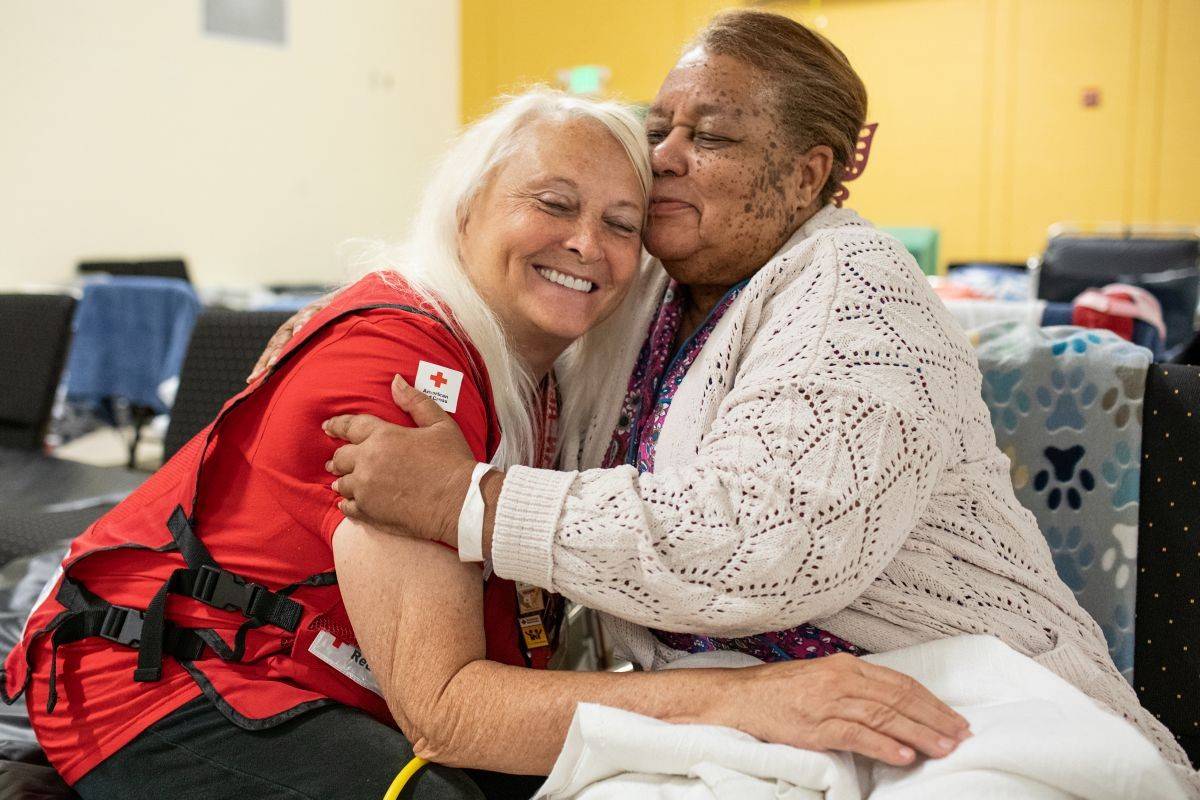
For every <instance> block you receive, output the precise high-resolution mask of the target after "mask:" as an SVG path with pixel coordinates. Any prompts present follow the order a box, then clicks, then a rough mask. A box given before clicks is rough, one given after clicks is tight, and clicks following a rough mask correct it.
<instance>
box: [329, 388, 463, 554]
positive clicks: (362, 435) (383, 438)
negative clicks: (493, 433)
mask: <svg viewBox="0 0 1200 800" xmlns="http://www.w3.org/2000/svg"><path fill="white" fill-rule="evenodd" d="M392 398H393V399H394V400H395V401H396V405H398V406H399V407H400V408H401V410H403V411H404V412H405V413H407V414H408V415H409V416H410V417H411V418H412V420H413V422H414V423H415V424H416V426H417V427H415V428H406V427H404V426H402V425H393V424H392V423H389V422H385V421H384V420H381V419H379V418H378V417H374V416H371V415H370V414H351V415H342V416H338V417H334V418H333V419H330V420H327V421H326V422H325V424H324V425H323V426H322V428H323V430H324V431H325V433H326V434H327V435H329V436H332V437H334V438H335V439H342V440H345V441H346V442H348V444H345V445H342V446H341V447H339V448H338V449H337V450H336V451H335V452H334V454H333V458H332V459H330V461H329V463H328V464H326V465H325V468H326V469H327V470H328V471H329V472H330V473H332V474H333V475H335V476H338V477H337V480H335V481H334V482H333V484H332V487H333V490H334V491H335V492H337V493H338V494H340V495H342V498H343V499H342V501H341V502H340V503H339V504H338V508H339V509H341V511H342V513H343V514H345V515H346V516H347V517H350V518H351V519H356V520H360V521H363V522H367V523H368V524H370V525H373V526H375V527H378V528H382V529H385V530H387V531H389V532H394V533H402V534H404V535H407V536H413V537H416V538H420V539H429V540H431V541H436V542H442V543H443V544H448V545H450V546H451V547H457V546H458V515H459V510H460V509H461V508H462V504H463V500H464V499H465V497H466V495H467V489H468V488H469V486H470V484H471V472H472V471H473V470H474V469H475V464H476V463H478V462H477V461H476V460H475V456H474V454H473V453H472V452H471V448H470V446H469V445H468V444H467V440H466V438H465V437H464V436H463V434H462V431H461V430H460V429H459V427H458V424H457V423H455V421H454V419H453V418H451V416H450V415H449V414H447V413H446V412H445V411H443V410H442V409H441V407H440V406H438V404H437V403H435V402H434V401H433V400H431V399H430V398H428V397H426V396H425V395H424V394H422V393H421V392H419V391H418V390H416V389H414V388H413V387H412V386H410V385H409V384H408V383H406V382H405V381H404V379H403V378H401V377H400V376H399V375H397V376H396V377H395V379H394V380H393V381H392Z"/></svg>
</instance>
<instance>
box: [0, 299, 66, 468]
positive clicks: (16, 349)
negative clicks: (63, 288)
mask: <svg viewBox="0 0 1200 800" xmlns="http://www.w3.org/2000/svg"><path fill="white" fill-rule="evenodd" d="M74 310H75V299H74V298H72V297H70V296H68V295H56V294H54V295H43V294H6V295H0V447H10V448H16V449H20V450H41V449H42V439H43V437H44V436H45V434H46V424H47V423H48V422H49V420H50V411H51V409H52V408H53V406H54V392H55V389H56V388H57V387H58V382H59V377H60V375H61V373H62V367H63V360H64V359H65V358H66V355H67V344H68V342H69V341H70V338H71V314H72V313H73V312H74Z"/></svg>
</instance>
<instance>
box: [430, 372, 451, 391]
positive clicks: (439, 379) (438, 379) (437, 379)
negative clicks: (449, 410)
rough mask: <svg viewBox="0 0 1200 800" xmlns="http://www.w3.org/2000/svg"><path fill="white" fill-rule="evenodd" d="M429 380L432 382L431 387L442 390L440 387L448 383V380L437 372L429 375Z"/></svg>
mask: <svg viewBox="0 0 1200 800" xmlns="http://www.w3.org/2000/svg"><path fill="white" fill-rule="evenodd" d="M429 380H431V381H433V385H434V386H436V387H437V388H439V389H440V388H442V386H444V385H445V384H447V383H449V382H450V380H449V379H448V378H447V377H446V376H445V375H443V374H442V373H441V372H438V373H437V374H435V375H430V376H429Z"/></svg>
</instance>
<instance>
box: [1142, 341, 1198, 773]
mask: <svg viewBox="0 0 1200 800" xmlns="http://www.w3.org/2000/svg"><path fill="white" fill-rule="evenodd" d="M1143 412H1144V413H1143V418H1144V420H1145V425H1144V427H1143V429H1142V463H1141V468H1142V471H1141V505H1140V506H1139V509H1138V517H1139V519H1138V553H1137V564H1138V575H1137V610H1136V618H1135V623H1134V624H1135V630H1136V635H1137V641H1136V644H1135V646H1134V651H1133V656H1134V664H1133V677H1134V687H1135V688H1136V689H1137V693H1138V697H1139V699H1140V700H1141V702H1142V705H1143V706H1145V707H1146V708H1147V709H1148V710H1150V711H1151V712H1152V713H1153V714H1154V715H1155V716H1157V717H1158V718H1159V720H1161V721H1162V723H1163V724H1164V725H1166V726H1167V728H1169V729H1170V730H1171V732H1172V733H1173V734H1175V737H1176V738H1177V739H1178V740H1179V743H1180V744H1181V745H1182V746H1183V749H1184V750H1186V751H1187V754H1188V756H1189V757H1190V758H1191V759H1192V763H1193V764H1195V765H1200V642H1198V641H1197V637H1196V632H1197V631H1200V515H1198V514H1197V513H1196V509H1197V508H1198V507H1200V449H1198V448H1197V446H1196V445H1197V442H1200V367H1195V366H1190V365H1184V364H1153V365H1151V367H1150V371H1149V372H1148V373H1147V375H1146V395H1145V405H1144V408H1143Z"/></svg>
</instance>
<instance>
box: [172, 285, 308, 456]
mask: <svg viewBox="0 0 1200 800" xmlns="http://www.w3.org/2000/svg"><path fill="white" fill-rule="evenodd" d="M289 316H291V314H289V313H288V312H286V311H229V310H226V309H209V310H207V311H205V312H204V313H203V314H201V315H200V318H199V319H198V320H197V321H196V327H195V328H194V329H193V330H192V341H191V344H189V345H188V351H187V357H186V358H184V360H183V369H182V370H180V373H179V393H178V394H176V395H175V404H174V406H173V407H172V408H171V424H170V425H169V426H168V427H167V435H166V438H165V440H164V441H163V460H164V461H165V460H167V459H169V458H170V457H171V456H173V455H174V454H175V453H176V452H177V451H178V450H179V448H181V447H183V445H185V444H187V442H188V440H189V439H191V438H192V437H193V436H195V435H196V434H197V433H198V432H200V431H201V430H202V429H203V428H204V426H205V425H207V424H208V423H209V422H211V421H212V419H213V417H215V416H216V415H217V412H218V411H220V410H221V406H222V405H223V404H224V403H225V401H226V400H228V399H229V398H230V397H232V396H233V395H235V394H237V393H238V392H240V391H241V390H242V389H244V388H246V376H247V375H248V374H250V370H251V368H253V366H254V362H255V361H257V360H258V356H259V354H261V353H262V351H263V348H264V347H265V346H266V344H267V340H268V339H270V338H271V334H273V333H274V332H275V331H276V329H278V328H279V326H280V325H282V324H283V322H284V321H285V320H287V318H288V317H289Z"/></svg>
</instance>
